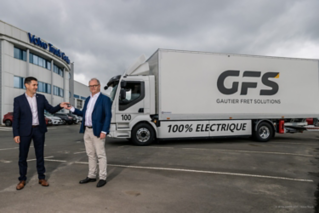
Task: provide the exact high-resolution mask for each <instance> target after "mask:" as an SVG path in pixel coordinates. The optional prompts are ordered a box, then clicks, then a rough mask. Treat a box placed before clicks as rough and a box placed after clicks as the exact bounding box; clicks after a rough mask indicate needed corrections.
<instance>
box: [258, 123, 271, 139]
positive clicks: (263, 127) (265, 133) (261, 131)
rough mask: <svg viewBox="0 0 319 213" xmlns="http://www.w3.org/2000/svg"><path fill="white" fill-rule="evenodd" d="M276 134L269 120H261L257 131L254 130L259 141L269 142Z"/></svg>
mask: <svg viewBox="0 0 319 213" xmlns="http://www.w3.org/2000/svg"><path fill="white" fill-rule="evenodd" d="M273 134H274V131H273V128H272V126H271V125H270V124H269V123H267V122H261V123H260V124H259V125H258V127H257V131H255V132H254V138H255V140H256V141H259V142H267V141H269V140H270V139H271V138H272V136H273Z"/></svg>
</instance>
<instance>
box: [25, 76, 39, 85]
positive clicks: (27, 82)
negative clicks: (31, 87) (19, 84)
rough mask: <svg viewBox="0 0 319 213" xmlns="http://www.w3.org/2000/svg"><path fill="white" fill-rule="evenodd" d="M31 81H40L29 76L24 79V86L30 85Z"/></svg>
mask: <svg viewBox="0 0 319 213" xmlns="http://www.w3.org/2000/svg"><path fill="white" fill-rule="evenodd" d="M31 81H38V79H36V78H35V77H32V76H29V77H26V78H25V79H24V84H30V83H31Z"/></svg>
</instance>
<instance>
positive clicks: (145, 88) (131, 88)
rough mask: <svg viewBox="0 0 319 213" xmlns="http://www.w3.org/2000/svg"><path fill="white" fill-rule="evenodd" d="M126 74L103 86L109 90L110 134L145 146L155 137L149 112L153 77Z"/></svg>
mask: <svg viewBox="0 0 319 213" xmlns="http://www.w3.org/2000/svg"><path fill="white" fill-rule="evenodd" d="M143 60H145V59H143ZM129 73H130V75H128V74H127V73H126V74H125V75H123V76H121V75H118V76H115V77H113V78H111V79H110V80H109V82H108V83H107V86H106V87H105V88H104V89H108V88H110V89H111V92H110V99H111V101H112V121H111V127H110V134H109V136H110V137H114V138H127V139H129V140H131V141H132V142H133V143H134V144H136V145H148V144H150V143H151V142H152V141H153V140H154V139H155V137H156V126H155V124H154V122H152V115H154V114H155V86H154V85H155V79H154V76H152V75H145V76H144V75H141V74H140V73H138V74H135V75H134V73H132V71H131V72H129ZM132 136H133V137H132Z"/></svg>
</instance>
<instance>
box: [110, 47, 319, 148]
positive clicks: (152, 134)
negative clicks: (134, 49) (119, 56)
mask: <svg viewBox="0 0 319 213" xmlns="http://www.w3.org/2000/svg"><path fill="white" fill-rule="evenodd" d="M107 88H110V90H111V93H110V97H111V100H112V101H113V104H112V113H113V115H112V121H111V127H110V134H109V137H113V138H127V139H129V140H131V141H132V142H133V143H134V144H137V145H148V144H150V143H152V142H153V141H154V140H156V139H182V138H210V137H231V136H237V137H238V136H253V138H254V139H255V140H257V141H260V142H266V141H268V140H270V139H271V138H272V137H274V136H275V133H295V132H302V131H305V130H306V125H307V122H306V118H317V117H319V61H318V60H314V59H296V58H282V57H268V56H252V55H238V54H219V53H208V52H194V51H178V50H168V49H158V50H157V51H156V52H155V53H154V54H153V55H152V56H151V57H150V58H148V59H147V60H146V58H145V56H141V57H140V58H139V59H138V61H137V62H136V63H135V64H134V65H133V66H132V67H131V68H129V69H128V70H127V71H126V72H125V73H124V74H123V75H119V76H115V77H113V78H112V79H110V81H109V82H108V83H107V86H106V87H105V89H107Z"/></svg>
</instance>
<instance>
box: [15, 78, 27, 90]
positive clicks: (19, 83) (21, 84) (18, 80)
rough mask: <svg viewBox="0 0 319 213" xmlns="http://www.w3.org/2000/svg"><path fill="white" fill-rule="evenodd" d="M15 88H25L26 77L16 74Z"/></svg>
mask: <svg viewBox="0 0 319 213" xmlns="http://www.w3.org/2000/svg"><path fill="white" fill-rule="evenodd" d="M14 88H18V89H25V86H24V78H22V77H19V76H14Z"/></svg>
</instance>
